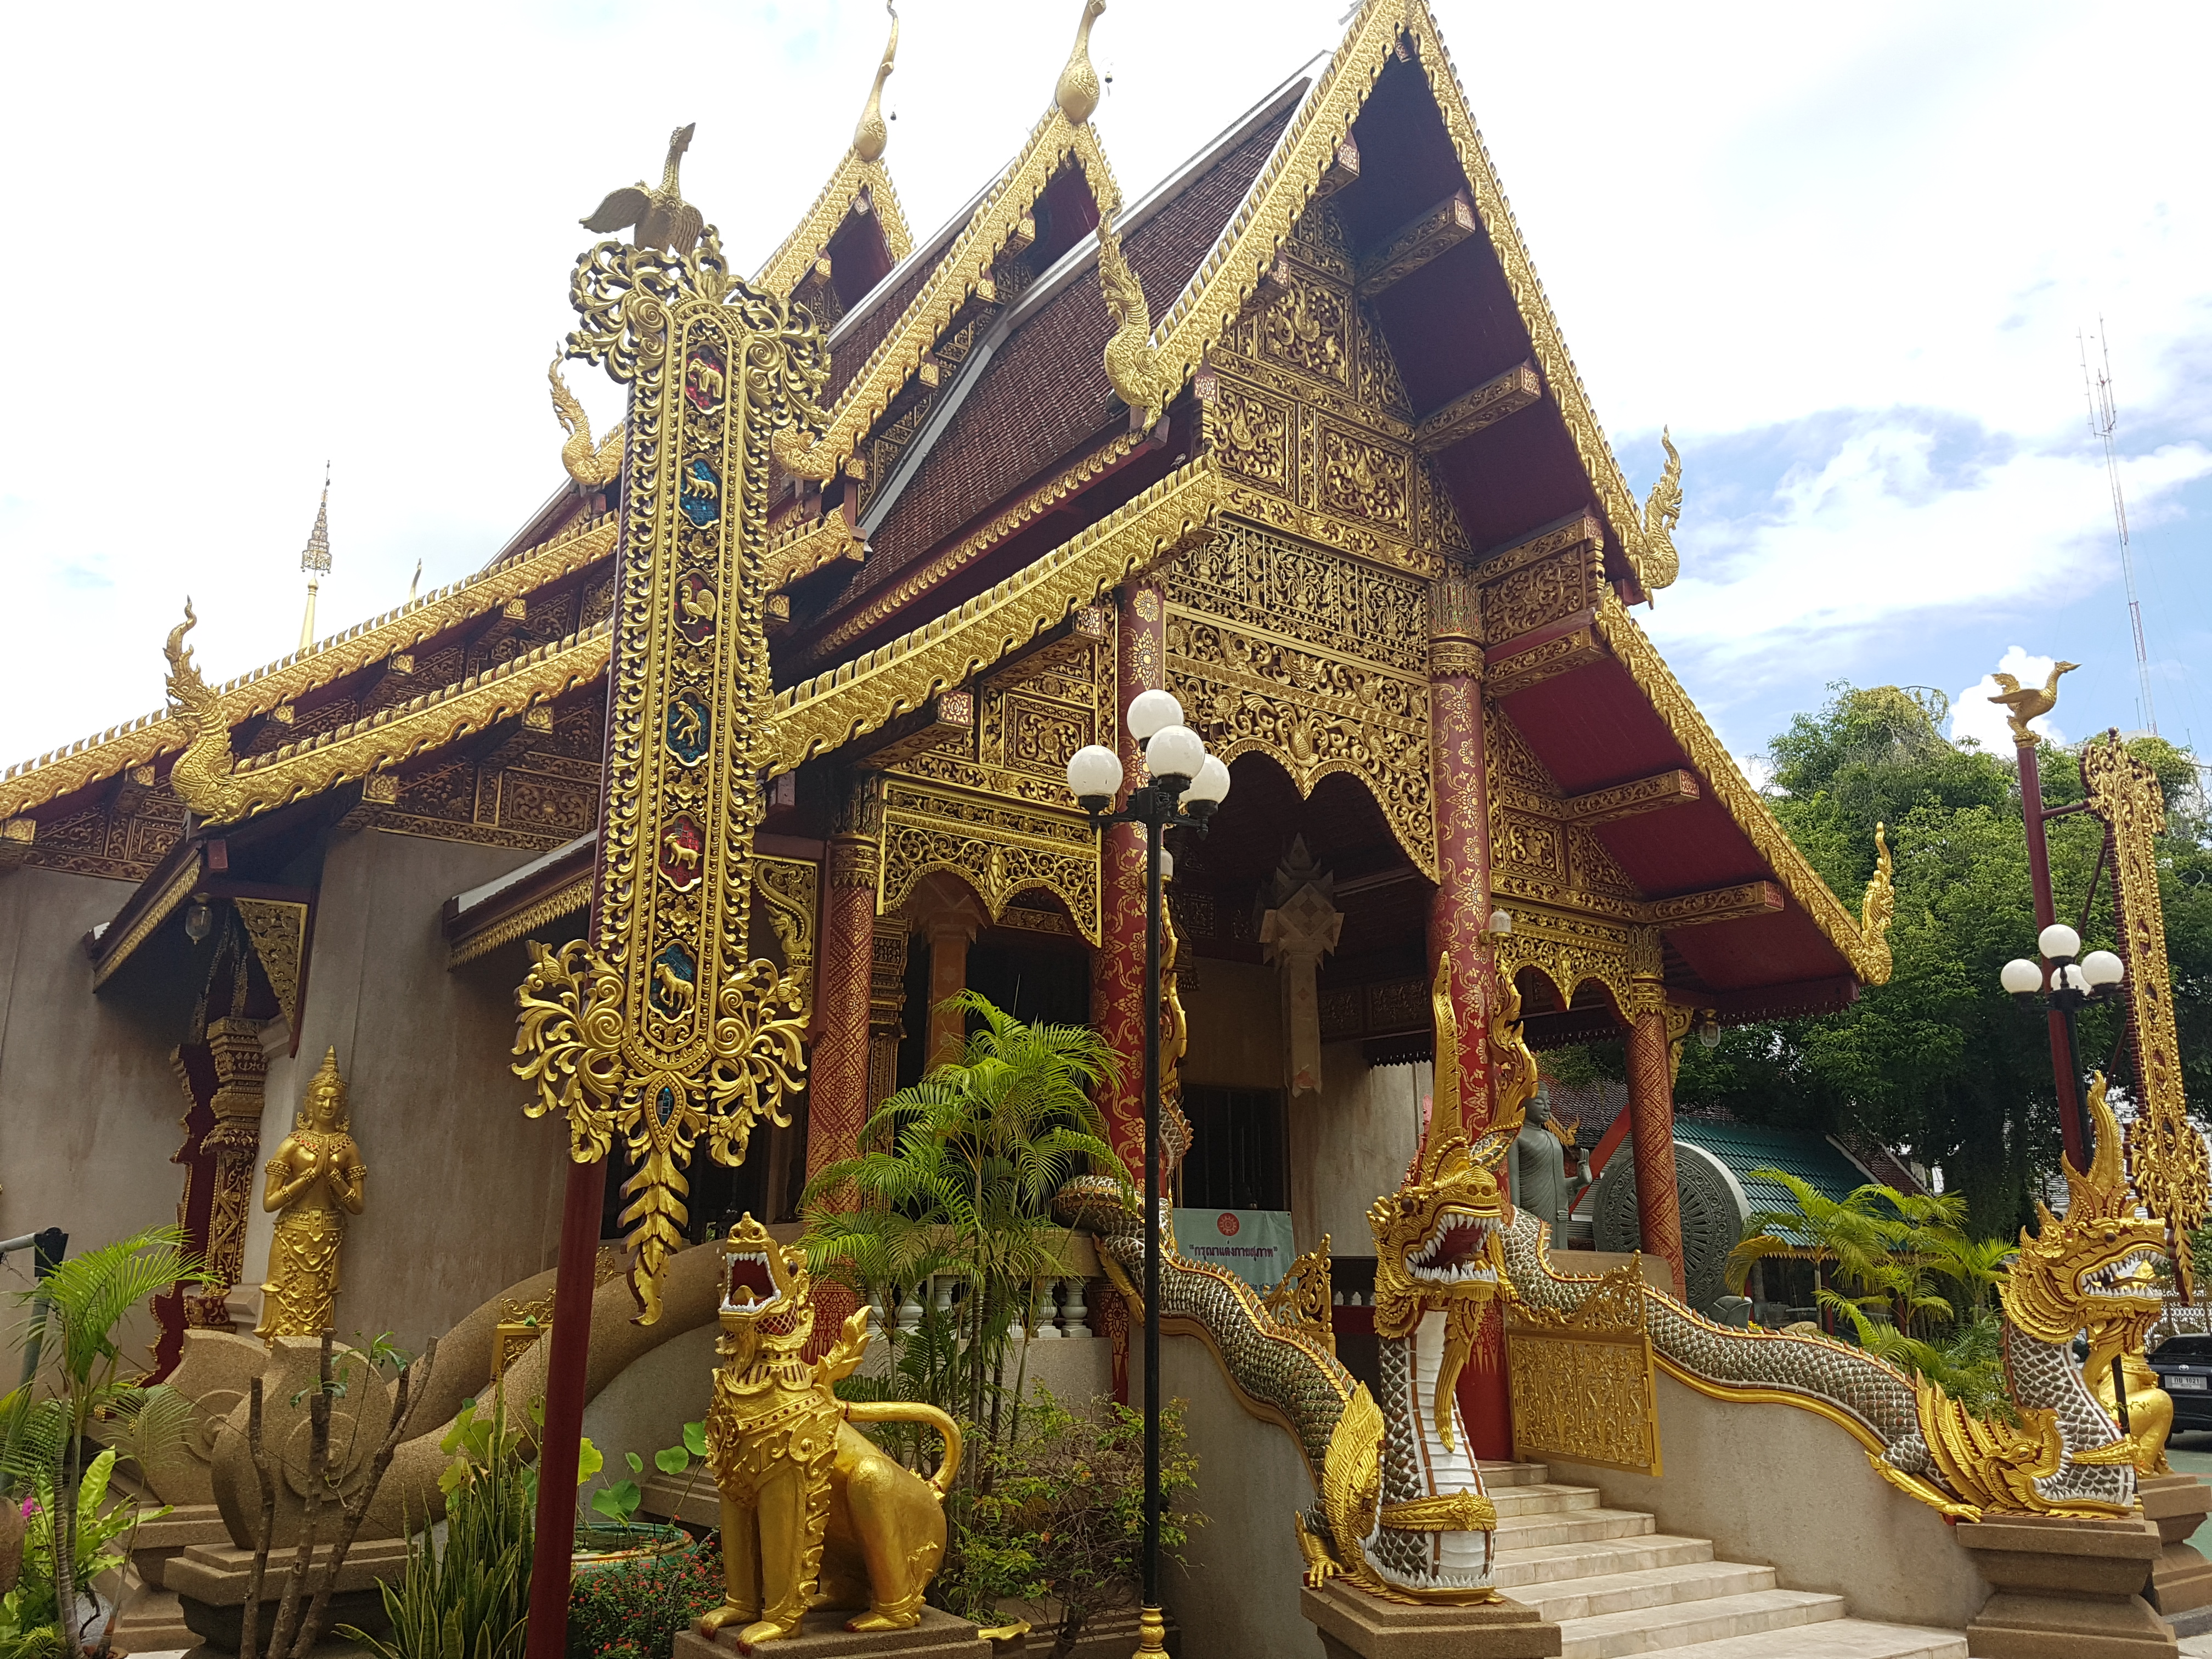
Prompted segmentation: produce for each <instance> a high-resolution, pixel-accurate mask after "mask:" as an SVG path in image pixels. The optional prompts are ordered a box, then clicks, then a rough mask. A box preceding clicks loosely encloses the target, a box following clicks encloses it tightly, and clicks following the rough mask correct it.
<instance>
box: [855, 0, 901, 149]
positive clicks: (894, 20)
mask: <svg viewBox="0 0 2212 1659" xmlns="http://www.w3.org/2000/svg"><path fill="white" fill-rule="evenodd" d="M884 10H885V11H887V12H889V13H890V15H891V38H890V40H886V41H885V42H884V61H883V62H882V63H880V64H877V65H876V84H875V85H874V86H872V87H871V88H869V89H868V106H867V107H866V109H864V110H862V111H861V112H860V122H859V124H858V125H855V126H854V129H853V154H854V155H857V156H859V157H860V160H862V161H881V160H882V159H883V155H884V144H885V143H889V142H890V128H889V127H888V126H886V125H884V82H886V81H888V80H890V78H891V64H892V60H893V59H894V58H896V57H897V56H898V29H899V16H898V8H897V7H896V6H895V5H892V4H891V3H890V0H884Z"/></svg>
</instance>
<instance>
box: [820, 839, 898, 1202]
mask: <svg viewBox="0 0 2212 1659" xmlns="http://www.w3.org/2000/svg"><path fill="white" fill-rule="evenodd" d="M881 858H882V849H881V848H880V845H879V844H878V842H877V840H876V838H875V837H874V836H872V835H866V834H863V833H860V831H858V830H856V829H846V830H841V831H840V832H839V833H837V834H836V835H835V836H832V837H831V838H830V842H829V889H828V890H827V891H826V892H825V893H824V894H823V898H822V947H821V950H820V951H819V953H818V954H817V957H816V958H815V962H816V967H815V975H816V986H817V990H816V994H815V1004H814V1008H815V1013H814V1052H813V1054H812V1057H811V1063H810V1064H809V1066H808V1067H807V1073H808V1077H809V1083H808V1085H807V1098H806V1178H807V1180H808V1181H809V1182H811V1181H812V1180H813V1179H814V1178H815V1177H816V1176H818V1175H820V1174H821V1173H822V1171H823V1170H825V1169H827V1168H828V1167H829V1165H831V1164H836V1163H839V1162H842V1160H844V1159H846V1158H851V1157H853V1156H854V1155H855V1154H856V1153H858V1152H859V1151H860V1127H861V1126H862V1125H863V1124H865V1123H866V1121H867V1119H868V1112H869V1109H870V1108H871V1106H872V1101H871V1099H870V1098H869V1095H870V1091H869V1075H868V1074H869V1070H870V1034H869V1020H870V1017H871V1015H872V1012H873V1005H874V991H875V954H876V877H877V873H878V868H879V863H880V860H881Z"/></svg>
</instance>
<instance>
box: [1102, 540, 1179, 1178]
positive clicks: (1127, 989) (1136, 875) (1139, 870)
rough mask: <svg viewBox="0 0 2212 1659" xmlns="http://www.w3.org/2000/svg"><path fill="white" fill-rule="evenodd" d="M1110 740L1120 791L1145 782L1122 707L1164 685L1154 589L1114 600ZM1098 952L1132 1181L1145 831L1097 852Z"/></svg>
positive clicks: (1136, 1169) (1115, 1101)
mask: <svg viewBox="0 0 2212 1659" xmlns="http://www.w3.org/2000/svg"><path fill="white" fill-rule="evenodd" d="M1115 623H1116V625H1115V679H1114V698H1113V710H1114V736H1113V743H1114V746H1115V750H1116V752H1118V753H1119V754H1120V755H1121V769H1122V775H1123V776H1124V778H1125V780H1126V787H1129V788H1135V787H1137V786H1138V785H1139V784H1140V783H1141V782H1142V781H1144V776H1145V765H1144V756H1143V753H1142V751H1141V750H1139V748H1138V746H1137V741H1136V739H1135V738H1132V737H1131V736H1130V735H1129V722H1128V720H1127V714H1128V709H1129V705H1130V703H1132V702H1134V701H1135V700H1136V696H1137V694H1138V693H1139V692H1140V691H1152V690H1164V689H1165V688H1166V685H1167V605H1166V603H1165V601H1164V599H1163V598H1162V596H1161V593H1160V591H1159V589H1158V588H1157V587H1155V586H1150V585H1148V584H1145V583H1133V584H1132V585H1131V586H1127V587H1125V588H1123V589H1122V590H1121V593H1120V594H1119V595H1118V597H1117V612H1116V617H1115ZM1098 889H1099V941H1098V952H1097V955H1096V956H1094V957H1091V1025H1092V1026H1093V1027H1094V1028H1095V1029H1096V1030H1097V1032H1098V1034H1099V1035H1100V1036H1103V1037H1104V1038H1105V1039H1106V1041H1107V1042H1109V1043H1110V1044H1111V1045H1112V1046H1113V1048H1115V1051H1116V1052H1117V1053H1118V1054H1121V1061H1122V1066H1121V1085H1120V1086H1119V1087H1118V1088H1115V1089H1109V1090H1102V1091H1100V1098H1099V1105H1100V1107H1101V1108H1102V1109H1103V1111H1104V1113H1105V1115H1106V1133H1107V1139H1108V1140H1109V1142H1110V1143H1111V1145H1112V1146H1113V1148H1114V1150H1115V1152H1119V1153H1121V1162H1122V1163H1123V1164H1124V1165H1126V1166H1127V1169H1128V1171H1129V1174H1130V1176H1131V1177H1132V1178H1134V1177H1135V1176H1138V1175H1139V1174H1140V1173H1141V1172H1142V1171H1143V1170H1144V1167H1145V1099H1144V1089H1145V1085H1144V1063H1143V1055H1144V1048H1145V1020H1146V1018H1147V1013H1146V1008H1145V833H1144V831H1143V830H1142V829H1139V827H1138V826H1137V825H1135V824H1133V823H1116V824H1110V825H1109V826H1108V827H1107V829H1106V832H1105V836H1104V838H1103V845H1102V846H1101V848H1100V850H1099V869H1098Z"/></svg>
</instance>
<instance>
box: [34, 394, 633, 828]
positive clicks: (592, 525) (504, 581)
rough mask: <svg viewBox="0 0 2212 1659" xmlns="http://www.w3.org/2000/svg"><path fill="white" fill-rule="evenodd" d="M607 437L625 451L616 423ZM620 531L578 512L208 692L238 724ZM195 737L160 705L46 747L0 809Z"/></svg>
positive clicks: (523, 586) (557, 567)
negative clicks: (541, 536)
mask: <svg viewBox="0 0 2212 1659" xmlns="http://www.w3.org/2000/svg"><path fill="white" fill-rule="evenodd" d="M620 442H621V428H620V427H619V426H617V428H616V429H615V431H614V433H613V434H611V435H610V436H609V438H608V443H609V444H611V445H613V446H615V447H616V450H617V453H620ZM615 531H616V520H615V518H614V515H613V514H612V513H602V514H601V515H599V517H598V518H595V519H589V520H580V521H578V522H576V523H574V524H572V525H569V526H567V527H565V528H564V529H563V530H562V531H561V532H559V533H558V534H556V535H554V536H552V537H550V538H548V539H547V540H545V541H544V542H542V543H540V544H538V546H536V547H533V548H530V549H528V550H525V551H523V552H520V553H518V554H516V555H515V556H513V558H511V559H507V560H506V561H504V562H501V563H499V564H496V565H494V566H493V567H492V568H489V570H484V571H480V572H479V573H477V574H475V575H473V576H465V577H463V578H462V579H461V580H459V581H455V582H448V583H447V585H446V586H443V587H438V588H434V589H432V590H431V591H430V592H428V593H425V594H423V595H422V597H421V598H420V599H413V600H410V601H409V602H408V603H407V604H405V605H398V606H395V607H393V608H392V610H390V611H383V612H380V614H378V615H376V616H374V617H369V618H368V620H367V621H365V622H360V623H355V624H354V625H353V626H352V627H351V628H349V629H345V630H344V631H343V632H342V633H337V634H332V635H328V636H327V637H325V638H323V639H320V640H318V641H315V643H314V644H313V645H312V646H310V647H308V648H307V650H305V651H294V652H291V653H288V654H286V655H284V656H282V657H279V658H277V659H276V660H275V661H273V662H270V663H265V664H264V665H262V666H260V667H258V668H255V669H252V670H249V671H247V672H246V673H243V674H240V675H237V676H235V677H234V678H231V679H228V680H223V681H221V682H219V683H218V684H216V685H214V686H213V687H212V688H211V690H213V692H214V695H215V696H217V697H219V698H221V699H222V714H223V719H224V720H226V721H227V722H228V724H229V725H232V726H236V725H237V724H238V723H239V722H240V721H241V720H251V719H252V718H253V717H254V716H255V715H257V714H267V713H268V712H269V711H270V709H272V708H276V707H277V706H279V705H280V704H283V703H287V702H292V701H293V700H294V699H295V698H296V697H299V696H301V695H302V694H303V693H306V692H308V691H312V690H316V689H318V688H319V687H321V686H324V685H327V684H330V683H331V681H333V680H338V679H343V678H345V677H346V676H347V675H349V674H353V673H357V672H359V671H361V670H362V669H364V668H368V667H372V666H374V665H375V664H376V663H378V662H380V661H382V660H383V659H386V658H387V657H389V656H391V655H392V653H395V652H403V651H405V650H406V649H407V648H408V647H410V646H412V645H416V644H418V643H420V642H421V641H422V640H424V639H427V638H428V637H429V636H431V635H435V634H439V633H442V632H444V631H445V630H446V629H449V628H453V627H455V626H457V625H458V624H459V623H463V622H466V621H467V620H469V619H470V618H471V617H477V616H480V615H482V614H483V612H485V611H495V610H497V609H499V608H500V607H501V605H505V604H507V602H508V601H509V600H510V599H518V598H520V597H522V596H524V595H526V594H528V593H531V592H535V591H536V590H537V589H538V588H540V587H543V586H545V585H546V584H547V583H549V582H551V581H555V580H558V579H559V578H561V577H562V576H565V575H568V574H570V573H571V572H573V571H575V570H579V569H581V568H583V567H585V566H586V565H589V564H594V563H596V562H599V560H601V559H604V558H606V557H607V556H610V555H611V554H612V553H613V551H614V544H615ZM195 672H197V670H195ZM190 741H191V732H190V731H188V730H187V729H186V728H185V726H183V725H182V724H181V723H180V722H179V720H177V718H176V716H175V714H174V713H173V710H171V709H169V708H161V709H157V710H155V712H153V713H151V714H141V715H139V716H137V718H136V719H134V720H124V721H121V722H119V723H118V724H117V725H114V726H109V727H108V728H107V729H106V731H104V732H98V733H96V734H94V735H93V736H91V737H86V738H78V739H77V740H76V742H75V743H70V744H62V745H61V746H59V747H58V748H55V749H51V750H47V751H46V753H44V754H42V755H40V756H39V757H37V758H35V759H33V760H28V761H21V762H18V763H16V764H15V765H13V766H10V767H9V768H8V769H6V770H5V771H0V817H14V816H15V814H17V813H19V812H25V811H30V810H31V809H32V808H33V807H37V806H42V805H46V802H48V801H51V800H54V799H58V798H59V797H60V796H63V795H66V794H70V793H74V792H75V791H76V790H79V789H82V788H83V787H85V786H86V785H88V784H91V783H97V782H99V781H100V780H101V779H103V778H109V777H113V776H116V775H118V774H120V773H123V772H125V771H128V770H129V769H131V767H134V766H143V765H147V764H149V763H152V762H155V761H156V760H158V759H160V758H161V757H162V756H163V755H167V754H172V753H174V752H175V751H176V750H180V749H182V748H184V747H185V744H187V743H189V742H190Z"/></svg>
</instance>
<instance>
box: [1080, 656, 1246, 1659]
mask: <svg viewBox="0 0 2212 1659" xmlns="http://www.w3.org/2000/svg"><path fill="white" fill-rule="evenodd" d="M1128 720H1129V735H1130V736H1131V737H1133V738H1136V740H1137V742H1138V743H1139V744H1140V745H1141V746H1142V747H1143V750H1144V755H1145V769H1146V772H1147V773H1149V774H1150V775H1151V779H1152V781H1151V782H1149V783H1147V784H1146V785H1145V786H1144V787H1142V788H1139V789H1134V790H1132V791H1131V792H1130V793H1129V799H1128V804H1127V805H1126V806H1124V807H1123V808H1122V809H1121V811H1118V812H1116V811H1113V810H1112V808H1113V805H1114V797H1115V795H1116V794H1118V793H1120V792H1121V757H1120V756H1118V755H1116V754H1115V752H1114V751H1113V750H1111V749H1108V748H1106V747H1104V746H1103V745H1102V744H1086V745H1085V747H1083V748H1081V749H1079V750H1076V751H1075V753H1074V754H1073V756H1072V757H1070V758H1069V760H1068V763H1067V787H1068V789H1069V791H1070V793H1073V795H1074V797H1075V799H1076V804H1077V805H1079V806H1080V807H1082V808H1083V810H1084V811H1085V812H1087V813H1089V814H1090V815H1091V823H1093V824H1095V825H1097V826H1098V827H1099V828H1101V829H1103V828H1104V827H1105V826H1106V825H1107V824H1109V823H1139V824H1142V825H1143V826H1144V828H1145V1217H1146V1227H1145V1549H1144V1612H1143V1613H1142V1615H1141V1617H1140V1621H1139V1626H1138V1628H1139V1640H1138V1644H1137V1653H1138V1655H1139V1656H1148V1655H1154V1654H1163V1653H1164V1652H1165V1651H1166V1644H1165V1638H1166V1634H1167V1630H1166V1622H1165V1620H1164V1619H1163V1618H1162V1617H1161V1613H1160V1507H1161V1505H1160V915H1161V895H1160V839H1161V836H1163V835H1164V833H1165V832H1166V831H1167V830H1169V829H1176V828H1179V827H1181V828H1188V829H1194V830H1196V831H1197V832H1198V833H1199V834H1200V835H1201V836H1202V835H1204V834H1205V833H1206V823H1207V822H1208V821H1209V820H1211V819H1212V817H1213V814H1214V811H1215V810H1216V809H1217V808H1218V807H1219V805H1221V803H1222V800H1223V799H1225V797H1226V796H1227V795H1228V793H1229V769H1228V768H1227V767H1225V766H1224V765H1223V764H1222V763H1221V762H1220V761H1219V760H1218V759H1216V758H1215V757H1213V756H1212V755H1209V754H1207V753H1206V744H1205V742H1204V741H1203V740H1202V739H1201V738H1200V737H1199V735H1198V733H1197V732H1194V731H1192V730H1191V729H1190V728H1189V727H1188V726H1185V725H1184V724H1183V723H1182V704H1181V703H1179V702H1176V699H1175V698H1174V697H1173V696H1171V695H1170V694H1169V693H1168V692H1165V691H1145V692H1141V693H1139V695H1138V696H1137V697H1136V698H1135V700H1134V701H1133V702H1131V703H1130V704H1129V714H1128Z"/></svg>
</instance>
